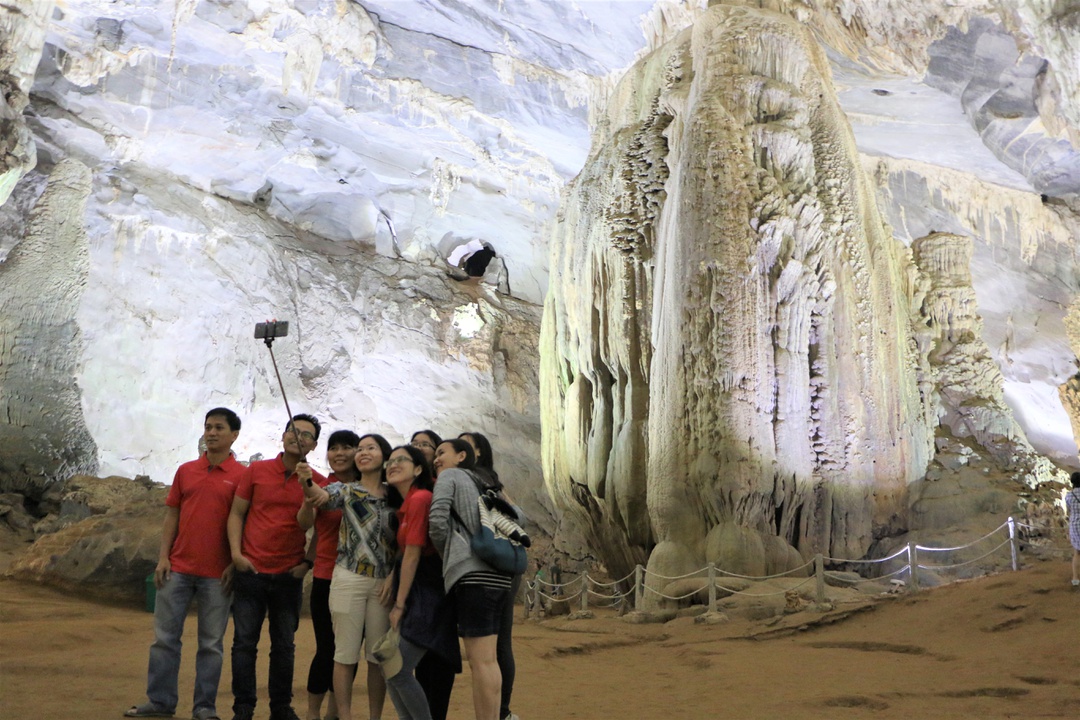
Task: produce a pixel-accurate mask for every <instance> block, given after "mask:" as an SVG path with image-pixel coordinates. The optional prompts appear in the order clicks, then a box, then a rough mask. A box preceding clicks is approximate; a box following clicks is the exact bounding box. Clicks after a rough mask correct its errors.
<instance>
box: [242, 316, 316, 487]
mask: <svg viewBox="0 0 1080 720" xmlns="http://www.w3.org/2000/svg"><path fill="white" fill-rule="evenodd" d="M270 323H273V324H274V325H275V326H276V325H277V324H278V323H277V321H276V320H271V321H268V322H267V323H266V324H267V325H269V324H270ZM260 324H261V323H260ZM283 324H284V326H285V327H284V329H285V332H288V329H289V324H288V323H283ZM255 332H256V337H259V334H258V333H259V326H256V327H255ZM284 334H285V333H284V332H283V333H282V336H284ZM262 340H263V342H265V343H266V349H267V350H269V351H270V362H272V363H273V364H274V375H276V376H277V382H278V388H280V390H281V399H282V400H284V401H285V412H287V413H288V414H289V427H290V428H292V431H293V436H295V437H296V447H297V448H302V447H303V445H301V444H300V431H299V430H297V429H296V425H294V424H293V421H292V417H293V414H292V410H291V409H290V408H289V398H287V397H285V383H283V382H281V373H280V372H279V371H278V366H277V360H276V359H275V358H274V334H273V330H272V329H271V331H270V332H266V333H265V335H264V336H263V338H262ZM300 461H301V462H307V455H306V453H305V454H301V455H300ZM307 484H308V485H309V486H310V485H311V479H310V478H308V481H307Z"/></svg>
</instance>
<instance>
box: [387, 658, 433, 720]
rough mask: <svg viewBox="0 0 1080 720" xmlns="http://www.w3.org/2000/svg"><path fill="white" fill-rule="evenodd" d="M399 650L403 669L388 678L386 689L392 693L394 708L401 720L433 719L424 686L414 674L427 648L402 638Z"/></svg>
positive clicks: (391, 698)
mask: <svg viewBox="0 0 1080 720" xmlns="http://www.w3.org/2000/svg"><path fill="white" fill-rule="evenodd" d="M398 651H399V652H400V653H401V671H400V672H399V673H398V674H397V675H395V676H394V677H392V678H387V679H386V690H387V692H388V693H390V700H391V702H393V703H394V709H395V710H397V714H398V717H399V718H400V719H401V720H431V709H430V708H429V707H428V702H427V697H426V696H425V695H424V688H422V687H420V683H419V681H417V679H416V675H415V674H414V672H415V671H416V665H417V663H419V662H420V658H422V657H424V653H426V652H427V650H426V649H425V648H422V647H420V646H419V645H413V644H412V643H411V642H409V641H408V640H406V639H405V638H401V642H400V643H399V644H398Z"/></svg>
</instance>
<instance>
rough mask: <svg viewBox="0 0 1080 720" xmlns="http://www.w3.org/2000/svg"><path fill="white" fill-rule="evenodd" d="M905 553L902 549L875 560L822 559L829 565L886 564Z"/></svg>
mask: <svg viewBox="0 0 1080 720" xmlns="http://www.w3.org/2000/svg"><path fill="white" fill-rule="evenodd" d="M906 552H907V548H906V547H902V548H900V549H899V550H897V551H896V552H894V553H893V554H892V555H889V556H888V557H883V558H878V559H877V560H844V559H843V558H833V557H826V558H822V559H823V560H825V562H830V563H861V564H864V565H873V564H874V563H883V562H888V561H889V560H892V559H893V558H895V557H899V556H900V555H903V554H904V553H906Z"/></svg>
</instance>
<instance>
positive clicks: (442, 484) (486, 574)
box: [428, 438, 511, 720]
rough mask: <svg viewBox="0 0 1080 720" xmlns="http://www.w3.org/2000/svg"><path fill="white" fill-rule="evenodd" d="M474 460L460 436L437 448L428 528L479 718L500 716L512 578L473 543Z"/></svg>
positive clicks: (475, 519)
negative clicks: (500, 650)
mask: <svg viewBox="0 0 1080 720" xmlns="http://www.w3.org/2000/svg"><path fill="white" fill-rule="evenodd" d="M474 464H475V455H474V453H473V449H472V446H471V445H470V444H469V443H467V442H466V441H464V440H462V439H460V438H454V439H453V440H447V441H445V442H443V443H441V444H440V445H439V447H438V448H436V449H435V472H436V473H437V481H436V483H435V492H434V494H433V497H432V500H431V518H430V525H429V528H428V531H429V532H430V533H431V539H432V541H434V543H435V547H436V548H438V549H439V552H440V554H441V555H442V571H443V584H444V585H445V587H446V591H447V593H449V594H452V595H453V596H454V599H455V605H456V606H457V613H458V635H459V636H460V637H461V640H462V642H463V643H464V645H465V654H466V655H467V656H468V659H469V667H470V668H471V669H472V683H473V710H474V713H475V715H476V720H499V702H500V688H501V685H502V675H501V673H500V672H499V663H498V659H497V657H496V645H497V640H498V634H499V622H500V618H501V617H502V613H503V610H504V609H505V606H506V603H508V602H509V595H510V580H511V577H510V576H509V575H504V574H503V573H500V572H498V571H496V570H495V569H494V568H492V567H491V566H489V565H488V564H487V563H485V562H484V561H483V560H481V559H480V558H478V557H477V556H476V555H475V554H474V553H473V551H472V548H471V547H470V545H469V539H470V538H471V537H473V536H474V535H475V534H476V533H477V531H478V530H479V529H480V509H479V506H478V501H479V499H480V482H479V480H477V479H476V478H475V476H474V475H472V473H470V472H469V471H468V470H469V468H471V467H473V466H474Z"/></svg>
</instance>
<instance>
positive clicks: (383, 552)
mask: <svg viewBox="0 0 1080 720" xmlns="http://www.w3.org/2000/svg"><path fill="white" fill-rule="evenodd" d="M320 432H321V426H320V423H319V421H318V420H317V419H316V418H315V417H313V416H311V415H307V414H300V415H295V416H293V418H292V419H291V421H290V422H289V423H288V425H287V427H286V429H285V432H284V433H283V434H282V437H281V444H282V451H281V452H280V453H279V454H278V455H277V457H275V458H274V459H271V460H261V461H256V462H252V463H251V464H250V465H248V466H246V467H245V466H244V465H242V464H241V463H239V462H237V461H236V460H235V458H234V456H233V453H232V451H231V450H232V445H233V443H234V442H235V441H236V439H237V437H238V436H239V433H240V418H239V417H238V416H237V415H236V413H235V412H233V411H232V410H229V409H227V408H214V409H212V410H210V411H209V412H208V413H207V414H206V418H205V422H204V425H203V442H204V443H205V447H206V451H205V453H203V454H202V455H201V456H200V457H199V459H198V460H194V461H191V462H188V463H185V464H183V465H181V466H180V468H179V469H178V470H177V471H176V476H175V478H174V480H173V484H172V487H171V488H170V490H169V494H168V497H167V499H166V501H165V504H166V514H165V521H164V525H163V528H162V537H161V546H160V552H159V560H158V564H157V567H156V568H155V571H154V582H155V586H156V587H157V595H156V602H155V608H154V636H155V637H154V643H153V644H152V645H151V647H150V661H149V670H148V673H147V690H146V695H147V702H145V703H142V704H140V705H135V706H132V707H131V708H130V709H129V710H127V712H125V713H124V715H125V716H126V717H172V716H173V715H174V714H175V711H176V706H177V702H178V700H179V691H178V674H179V669H180V649H181V636H182V633H183V627H184V619H185V617H186V615H187V611H188V607H189V605H190V604H191V602H192V600H197V605H198V623H199V629H198V638H199V648H198V652H197V654H196V660H195V688H194V704H193V708H192V718H193V720H216V719H217V718H218V714H217V690H218V682H219V680H220V677H221V668H222V661H223V656H224V652H223V645H224V643H223V638H224V635H225V629H226V626H227V624H228V619H229V615H230V612H231V615H232V618H233V645H232V655H231V660H232V692H233V720H252V718H253V717H254V713H255V707H256V704H257V699H258V694H257V690H256V688H257V681H256V671H255V662H256V657H257V655H258V645H259V639H260V636H261V634H262V627H263V623H264V621H268V623H269V636H270V664H269V678H268V695H269V701H270V702H269V704H270V720H299V718H298V716H297V714H296V712H295V710H294V709H293V704H292V703H293V668H294V664H295V662H294V661H295V643H294V638H295V633H296V630H297V628H298V627H299V621H300V608H301V600H302V592H303V586H304V578H305V576H306V575H307V574H308V572H309V571H311V572H312V575H313V577H312V581H311V598H310V608H311V620H312V625H313V628H314V634H315V642H316V651H315V656H314V657H313V658H312V660H311V665H310V669H309V671H308V680H307V691H308V707H307V720H320V719H321V718H325V720H333V719H334V718H340V719H341V720H352V718H353V716H354V711H353V692H352V688H353V680H354V677H355V675H356V672H357V667H358V666H359V665H360V664H361V655H362V656H363V657H362V659H363V661H364V664H365V665H366V678H367V705H368V717H369V718H370V719H371V720H378V719H379V718H381V717H382V713H383V709H384V706H385V700H386V695H387V694H389V696H390V700H391V702H392V703H393V705H394V708H395V710H396V711H397V714H398V717H399V718H402V720H445V718H446V715H447V710H448V708H449V704H450V695H451V692H452V690H453V686H454V676H455V675H456V674H457V673H459V672H461V669H462V656H461V651H460V647H461V645H464V648H465V656H466V658H467V661H468V663H469V668H470V671H471V675H472V699H473V707H474V711H475V716H476V719H477V720H517V716H516V715H515V714H514V713H512V712H511V710H510V698H511V695H512V693H513V687H514V675H515V668H514V656H513V648H512V643H511V637H512V635H511V634H512V625H513V597H514V595H516V593H517V591H518V589H519V587H520V583H521V575H509V574H506V573H504V572H500V571H498V570H496V569H494V568H493V567H491V566H490V565H488V564H486V563H485V562H484V561H483V560H481V559H480V558H479V557H478V556H476V555H475V553H474V552H473V551H472V549H471V547H470V543H469V538H471V537H472V536H473V535H475V534H476V533H477V532H478V531H479V530H480V527H481V512H482V511H483V510H482V506H483V503H480V502H478V501H479V500H480V498H481V497H482V496H485V495H491V496H495V497H502V498H503V499H504V500H505V499H506V498H505V490H504V488H503V486H502V484H501V482H500V481H499V477H498V474H497V473H496V472H495V470H494V467H493V457H492V450H491V444H490V442H489V441H488V440H487V438H486V437H484V435H482V434H480V433H476V432H466V433H462V434H461V435H459V436H458V437H456V438H453V439H449V440H445V441H444V440H443V439H442V438H440V437H439V436H438V435H437V434H435V433H434V432H433V431H431V430H421V431H419V432H417V433H415V434H414V435H413V436H412V437H411V438H410V441H409V442H408V443H407V444H402V445H399V446H397V447H391V445H390V443H389V442H388V441H387V440H386V438H384V437H383V436H382V435H378V434H375V433H369V434H366V435H358V434H357V433H355V432H353V431H352V430H337V431H335V432H333V433H331V435H330V437H329V439H328V441H327V449H326V461H327V465H328V466H329V468H330V475H329V477H324V476H323V475H321V474H320V473H318V472H316V471H315V470H314V469H313V468H312V467H311V465H310V464H309V463H308V462H307V456H308V455H309V454H310V453H311V452H313V451H314V450H315V448H316V446H317V445H318V441H319V436H320ZM312 529H313V530H312ZM309 531H311V532H310V539H308V535H309ZM459 638H460V639H461V642H460V643H459V641H458V639H459Z"/></svg>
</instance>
